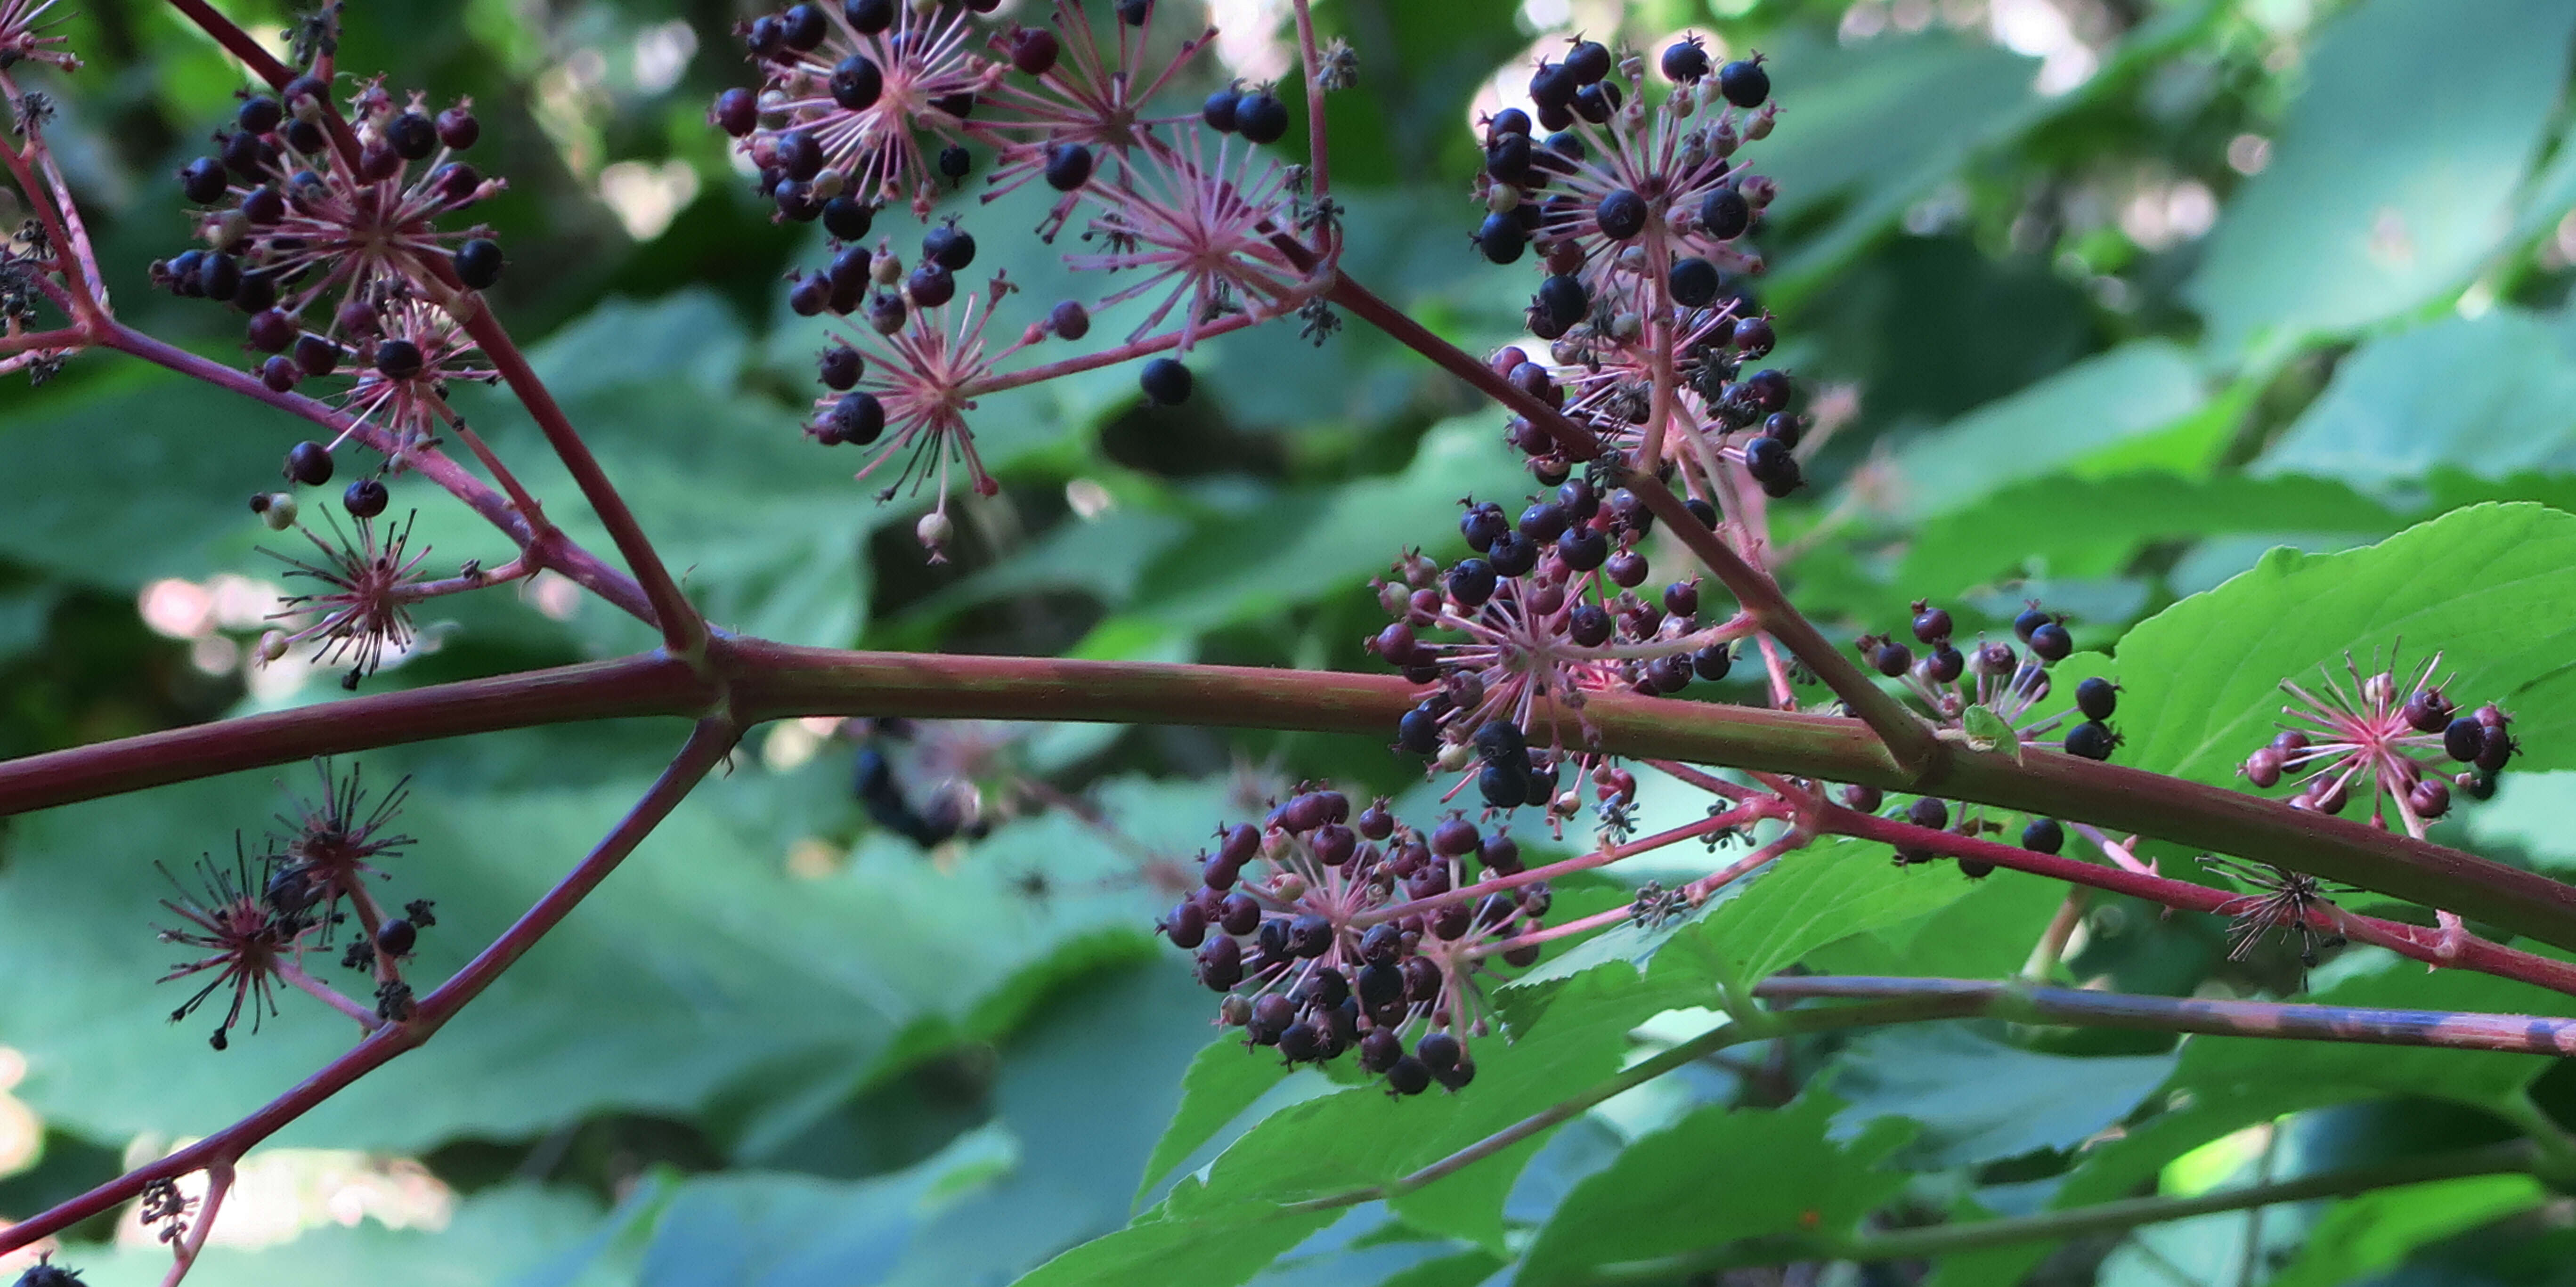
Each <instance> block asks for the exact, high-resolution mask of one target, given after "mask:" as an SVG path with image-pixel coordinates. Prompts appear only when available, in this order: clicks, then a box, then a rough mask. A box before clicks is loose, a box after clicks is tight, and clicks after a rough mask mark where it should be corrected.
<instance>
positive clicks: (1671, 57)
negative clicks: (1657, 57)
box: [1663, 36, 1708, 85]
mask: <svg viewBox="0 0 2576 1287" xmlns="http://www.w3.org/2000/svg"><path fill="white" fill-rule="evenodd" d="M1663 64H1664V78H1665V79H1666V80H1669V81H1672V82H1673V83H1674V84H1677V85H1687V84H1691V83H1693V82H1695V81H1699V80H1702V79H1704V78H1706V77H1707V75H1708V50H1707V49H1705V48H1703V47H1701V45H1700V43H1699V37H1697V36H1684V37H1682V38H1681V39H1680V40H1678V41H1676V42H1674V43H1673V44H1670V45H1666V46H1665V47H1664V58H1663Z"/></svg>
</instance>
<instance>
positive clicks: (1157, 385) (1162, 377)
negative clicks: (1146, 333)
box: [1136, 358, 1197, 407]
mask: <svg viewBox="0 0 2576 1287" xmlns="http://www.w3.org/2000/svg"><path fill="white" fill-rule="evenodd" d="M1136 383H1137V385H1138V386H1139V387H1140V388H1142V389H1144V391H1145V400H1146V401H1148V402H1151V403H1153V404H1154V405H1155V406H1158V407H1177V406H1179V405H1180V404H1182V403H1184V402H1187V401H1189V400H1190V390H1191V389H1192V387H1194V386H1195V385H1196V384H1197V380H1196V379H1195V378H1194V377H1192V376H1191V374H1190V369H1189V368H1188V367H1186V366H1183V365H1181V364H1180V362H1178V361H1177V360H1175V359H1172V358H1156V359H1154V360H1153V361H1151V362H1148V363H1146V364H1145V369H1144V371H1143V372H1142V373H1141V374H1139V375H1138V376H1137V379H1136Z"/></svg>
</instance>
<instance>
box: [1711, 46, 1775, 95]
mask: <svg viewBox="0 0 2576 1287" xmlns="http://www.w3.org/2000/svg"><path fill="white" fill-rule="evenodd" d="M1717 92H1719V93H1721V94H1724V95H1726V101H1727V102H1730V103H1733V104H1735V105H1736V106H1737V107H1760V106H1762V100H1764V99H1766V98H1769V97H1771V73H1769V72H1767V71H1764V70H1762V59H1761V57H1760V56H1759V55H1756V56H1754V57H1752V58H1749V59H1737V60H1736V61H1734V62H1731V63H1728V64H1727V65H1725V66H1724V67H1721V68H1719V69H1718V70H1717Z"/></svg>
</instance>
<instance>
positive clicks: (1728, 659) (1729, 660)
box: [1691, 644, 1735, 682]
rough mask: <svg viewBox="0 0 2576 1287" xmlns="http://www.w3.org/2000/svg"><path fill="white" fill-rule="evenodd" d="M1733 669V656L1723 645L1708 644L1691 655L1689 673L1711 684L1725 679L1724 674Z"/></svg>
mask: <svg viewBox="0 0 2576 1287" xmlns="http://www.w3.org/2000/svg"><path fill="white" fill-rule="evenodd" d="M1734 668H1735V655H1734V654H1733V653H1730V652H1728V651H1727V648H1726V645H1725V644H1710V645H1709V646H1707V647H1705V648H1702V649H1700V650H1699V651H1698V652H1695V653H1692V654H1691V672H1692V673H1693V674H1696V675H1698V676H1699V677H1700V678H1702V679H1705V680H1709V681H1711V682H1715V681H1717V680H1720V679H1724V678H1726V672H1727V671H1729V670H1732V669H1734Z"/></svg>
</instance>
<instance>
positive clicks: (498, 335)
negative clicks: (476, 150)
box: [440, 264, 708, 664]
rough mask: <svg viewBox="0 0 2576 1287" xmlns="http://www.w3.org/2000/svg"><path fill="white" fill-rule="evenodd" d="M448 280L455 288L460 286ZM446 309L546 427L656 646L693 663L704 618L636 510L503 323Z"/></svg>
mask: <svg viewBox="0 0 2576 1287" xmlns="http://www.w3.org/2000/svg"><path fill="white" fill-rule="evenodd" d="M440 268H441V270H442V273H443V274H444V275H450V276H452V275H453V271H454V270H453V269H449V268H447V267H446V266H445V265H443V264H442V265H440ZM451 285H452V286H455V287H457V288H459V289H461V288H462V285H463V284H462V283H451ZM473 298H476V299H479V297H473ZM453 311H454V312H455V313H456V314H457V315H458V316H460V317H462V318H463V319H464V321H465V329H466V332H467V333H468V334H470V335H472V336H473V337H474V342H475V344H476V345H478V346H480V347H481V348H482V350H483V353H484V356H486V357H489V358H490V359H492V365H493V367H494V368H495V369H497V370H499V371H500V373H501V379H502V380H503V381H504V382H506V383H508V385H509V386H510V392H511V393H513V394H516V395H517V396H518V399H519V402H520V404H521V405H523V406H525V407H526V408H527V409H528V415H529V416H530V417H531V418H533V419H535V421H536V422H537V427H538V428H539V429H541V430H544V431H545V435H546V442H547V443H548V444H550V445H552V446H553V447H554V449H555V455H556V456H558V457H560V458H562V460H563V463H564V468H565V469H567V470H570V471H571V473H572V480H573V482H574V484H575V485H577V486H579V487H580V488H581V495H582V499H584V500H587V501H589V502H590V509H591V512H592V513H594V514H596V515H598V516H599V522H600V525H601V526H603V527H606V528H607V529H608V535H609V539H611V540H613V541H615V542H616V544H617V552H618V554H620V555H621V556H623V557H624V558H625V560H626V568H627V570H628V571H629V572H631V573H633V574H634V577H635V580H636V581H637V582H639V583H641V584H642V585H643V587H644V597H645V599H646V600H647V601H648V602H649V603H650V604H651V605H652V614H653V620H654V622H655V623H656V624H657V625H659V626H660V627H661V630H662V643H663V646H664V647H666V648H668V649H670V650H671V654H672V655H673V656H676V657H681V658H685V659H688V660H689V661H690V662H691V663H692V664H695V663H696V662H697V661H698V660H699V659H700V658H702V657H703V656H704V654H705V652H706V646H707V638H708V635H707V623H706V620H705V618H702V617H700V616H699V615H698V610H697V609H696V608H694V607H691V606H690V604H689V600H688V597H687V596H686V595H683V594H681V593H680V585H679V583H678V582H677V581H674V580H672V579H671V572H670V569H668V568H666V567H664V566H662V556H661V555H660V554H659V553H658V552H656V551H655V550H654V548H653V542H652V539H651V538H649V537H647V536H645V535H644V528H643V525H642V524H640V523H638V522H636V521H635V512H634V511H633V510H630V509H628V508H627V507H626V498H625V497H623V496H620V495H618V494H617V488H616V487H615V486H614V485H613V484H611V483H610V482H609V481H608V473H607V471H606V470H603V469H601V468H600V467H599V460H598V458H597V457H595V456H593V455H591V454H590V446H589V444H587V443H585V442H583V441H582V440H581V434H580V433H579V432H578V431H576V430H575V429H574V428H573V427H572V421H571V420H570V419H567V418H566V417H565V415H564V411H563V407H562V406H561V405H559V404H557V403H556V402H555V395H554V394H553V393H552V392H550V391H548V390H547V388H546V386H545V382H544V381H543V380H540V379H538V378H537V373H536V370H535V368H533V367H530V366H529V365H528V359H527V356H526V355H525V354H522V353H521V352H519V346H518V345H517V344H516V343H514V342H513V341H512V340H511V339H510V333H509V332H508V331H507V330H504V329H503V328H502V326H501V321H500V319H499V318H497V317H494V316H493V315H492V310H491V309H489V308H482V307H477V306H473V305H470V304H469V305H465V306H462V307H459V308H456V309H455V310H453Z"/></svg>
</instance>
